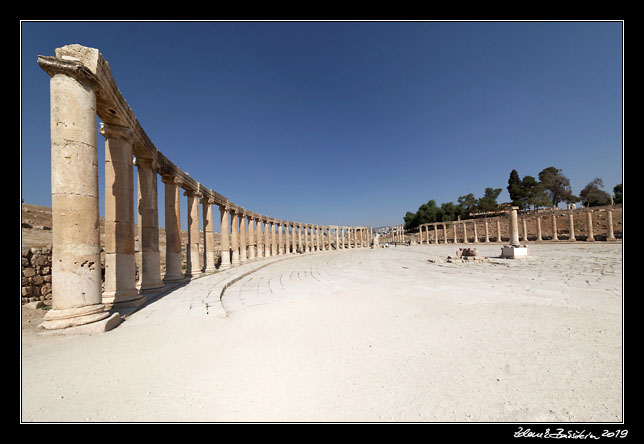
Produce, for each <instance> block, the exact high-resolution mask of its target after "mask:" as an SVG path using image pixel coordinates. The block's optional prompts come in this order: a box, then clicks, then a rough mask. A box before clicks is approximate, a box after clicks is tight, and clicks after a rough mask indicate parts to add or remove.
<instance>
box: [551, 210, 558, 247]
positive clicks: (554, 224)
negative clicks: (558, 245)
mask: <svg viewBox="0 0 644 444" xmlns="http://www.w3.org/2000/svg"><path fill="white" fill-rule="evenodd" d="M552 240H559V238H558V237H557V216H556V215H555V214H554V213H553V214H552Z"/></svg>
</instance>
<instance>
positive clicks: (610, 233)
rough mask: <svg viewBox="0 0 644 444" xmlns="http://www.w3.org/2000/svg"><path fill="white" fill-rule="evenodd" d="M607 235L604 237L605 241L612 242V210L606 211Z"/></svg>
mask: <svg viewBox="0 0 644 444" xmlns="http://www.w3.org/2000/svg"><path fill="white" fill-rule="evenodd" d="M607 216H608V235H607V236H606V240H607V241H614V240H616V239H615V233H614V231H613V210H608V214H607Z"/></svg>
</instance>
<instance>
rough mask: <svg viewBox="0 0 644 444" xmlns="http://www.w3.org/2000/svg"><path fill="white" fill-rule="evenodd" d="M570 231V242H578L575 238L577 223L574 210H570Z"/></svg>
mask: <svg viewBox="0 0 644 444" xmlns="http://www.w3.org/2000/svg"><path fill="white" fill-rule="evenodd" d="M568 230H569V231H570V235H569V239H568V240H570V241H573V242H574V241H576V240H577V238H575V221H574V217H573V214H572V210H568Z"/></svg>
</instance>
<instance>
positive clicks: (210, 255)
mask: <svg viewBox="0 0 644 444" xmlns="http://www.w3.org/2000/svg"><path fill="white" fill-rule="evenodd" d="M214 203H215V201H214V200H212V199H210V198H204V199H202V200H201V204H202V205H203V237H204V242H205V245H204V246H203V262H204V264H203V272H204V273H214V272H215V271H216V270H217V268H216V267H215V233H214V231H213V227H214V226H215V221H214V218H213V216H212V204H214Z"/></svg>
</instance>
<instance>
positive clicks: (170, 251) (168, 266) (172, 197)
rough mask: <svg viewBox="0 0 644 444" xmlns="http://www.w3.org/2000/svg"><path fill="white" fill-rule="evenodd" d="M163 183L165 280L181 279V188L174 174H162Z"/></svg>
mask: <svg viewBox="0 0 644 444" xmlns="http://www.w3.org/2000/svg"><path fill="white" fill-rule="evenodd" d="M161 180H162V182H163V183H164V184H165V276H164V277H163V280H164V281H165V282H173V281H180V280H182V279H183V271H182V270H181V210H180V207H181V205H180V203H181V200H180V199H181V194H180V191H181V188H179V180H178V179H177V178H176V177H174V176H163V177H162V178H161Z"/></svg>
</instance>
